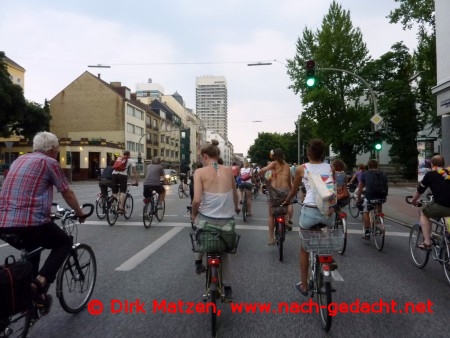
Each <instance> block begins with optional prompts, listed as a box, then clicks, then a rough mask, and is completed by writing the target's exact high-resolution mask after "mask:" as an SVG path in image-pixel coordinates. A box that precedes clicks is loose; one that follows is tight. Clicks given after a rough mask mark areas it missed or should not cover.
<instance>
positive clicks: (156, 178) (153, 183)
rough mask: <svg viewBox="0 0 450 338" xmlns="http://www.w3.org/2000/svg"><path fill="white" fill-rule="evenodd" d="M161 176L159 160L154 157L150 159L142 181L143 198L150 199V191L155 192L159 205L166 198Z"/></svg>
mask: <svg viewBox="0 0 450 338" xmlns="http://www.w3.org/2000/svg"><path fill="white" fill-rule="evenodd" d="M161 176H164V169H163V167H162V165H161V158H159V157H157V156H155V157H153V159H152V163H151V164H149V166H148V167H147V174H146V175H145V179H144V197H145V198H150V197H152V191H153V190H155V191H156V192H157V193H158V194H159V204H160V205H161V204H162V203H163V201H164V199H165V197H166V189H165V188H164V186H163V185H162V184H161Z"/></svg>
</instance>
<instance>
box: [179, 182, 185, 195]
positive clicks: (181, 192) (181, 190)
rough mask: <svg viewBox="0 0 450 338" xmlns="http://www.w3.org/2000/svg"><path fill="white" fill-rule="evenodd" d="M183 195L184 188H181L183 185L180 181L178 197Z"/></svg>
mask: <svg viewBox="0 0 450 338" xmlns="http://www.w3.org/2000/svg"><path fill="white" fill-rule="evenodd" d="M183 195H184V190H183V185H182V183H181V184H180V185H179V186H178V197H179V198H183Z"/></svg>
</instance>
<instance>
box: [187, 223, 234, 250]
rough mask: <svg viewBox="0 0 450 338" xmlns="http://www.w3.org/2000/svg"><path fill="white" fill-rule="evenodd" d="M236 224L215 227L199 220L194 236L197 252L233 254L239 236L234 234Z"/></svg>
mask: <svg viewBox="0 0 450 338" xmlns="http://www.w3.org/2000/svg"><path fill="white" fill-rule="evenodd" d="M235 226H236V222H235V221H234V220H230V221H228V222H227V223H226V224H224V225H216V224H211V223H208V222H207V221H203V220H201V221H200V222H199V224H198V230H197V234H196V241H197V250H196V251H200V252H207V253H221V252H228V253H235V252H236V249H237V244H238V240H239V235H238V234H236V233H235V232H234V228H235Z"/></svg>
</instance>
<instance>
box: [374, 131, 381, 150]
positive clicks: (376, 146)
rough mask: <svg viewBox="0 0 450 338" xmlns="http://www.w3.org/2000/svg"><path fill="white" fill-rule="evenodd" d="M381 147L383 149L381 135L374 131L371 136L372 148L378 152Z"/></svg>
mask: <svg viewBox="0 0 450 338" xmlns="http://www.w3.org/2000/svg"><path fill="white" fill-rule="evenodd" d="M382 147H383V138H382V136H381V133H380V132H379V131H376V132H375V133H374V134H373V148H374V149H375V150H376V151H380V150H381V148H382Z"/></svg>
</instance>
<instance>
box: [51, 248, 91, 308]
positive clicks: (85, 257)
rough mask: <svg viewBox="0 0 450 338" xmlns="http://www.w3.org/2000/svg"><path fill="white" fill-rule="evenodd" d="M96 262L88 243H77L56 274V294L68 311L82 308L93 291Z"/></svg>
mask: <svg viewBox="0 0 450 338" xmlns="http://www.w3.org/2000/svg"><path fill="white" fill-rule="evenodd" d="M96 279H97V262H96V260H95V255H94V251H93V250H92V248H91V247H90V246H89V245H86V244H78V245H77V246H76V247H75V248H74V249H72V251H71V252H70V254H69V256H68V257H67V258H66V261H65V262H64V264H63V266H62V268H61V269H60V270H59V271H58V275H57V276H56V296H57V297H58V298H59V302H60V304H61V307H62V308H63V309H64V310H65V311H66V312H69V313H78V312H80V311H81V310H83V309H84V308H85V307H86V305H87V303H88V302H89V300H90V298H91V296H92V292H94V287H95V281H96Z"/></svg>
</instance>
